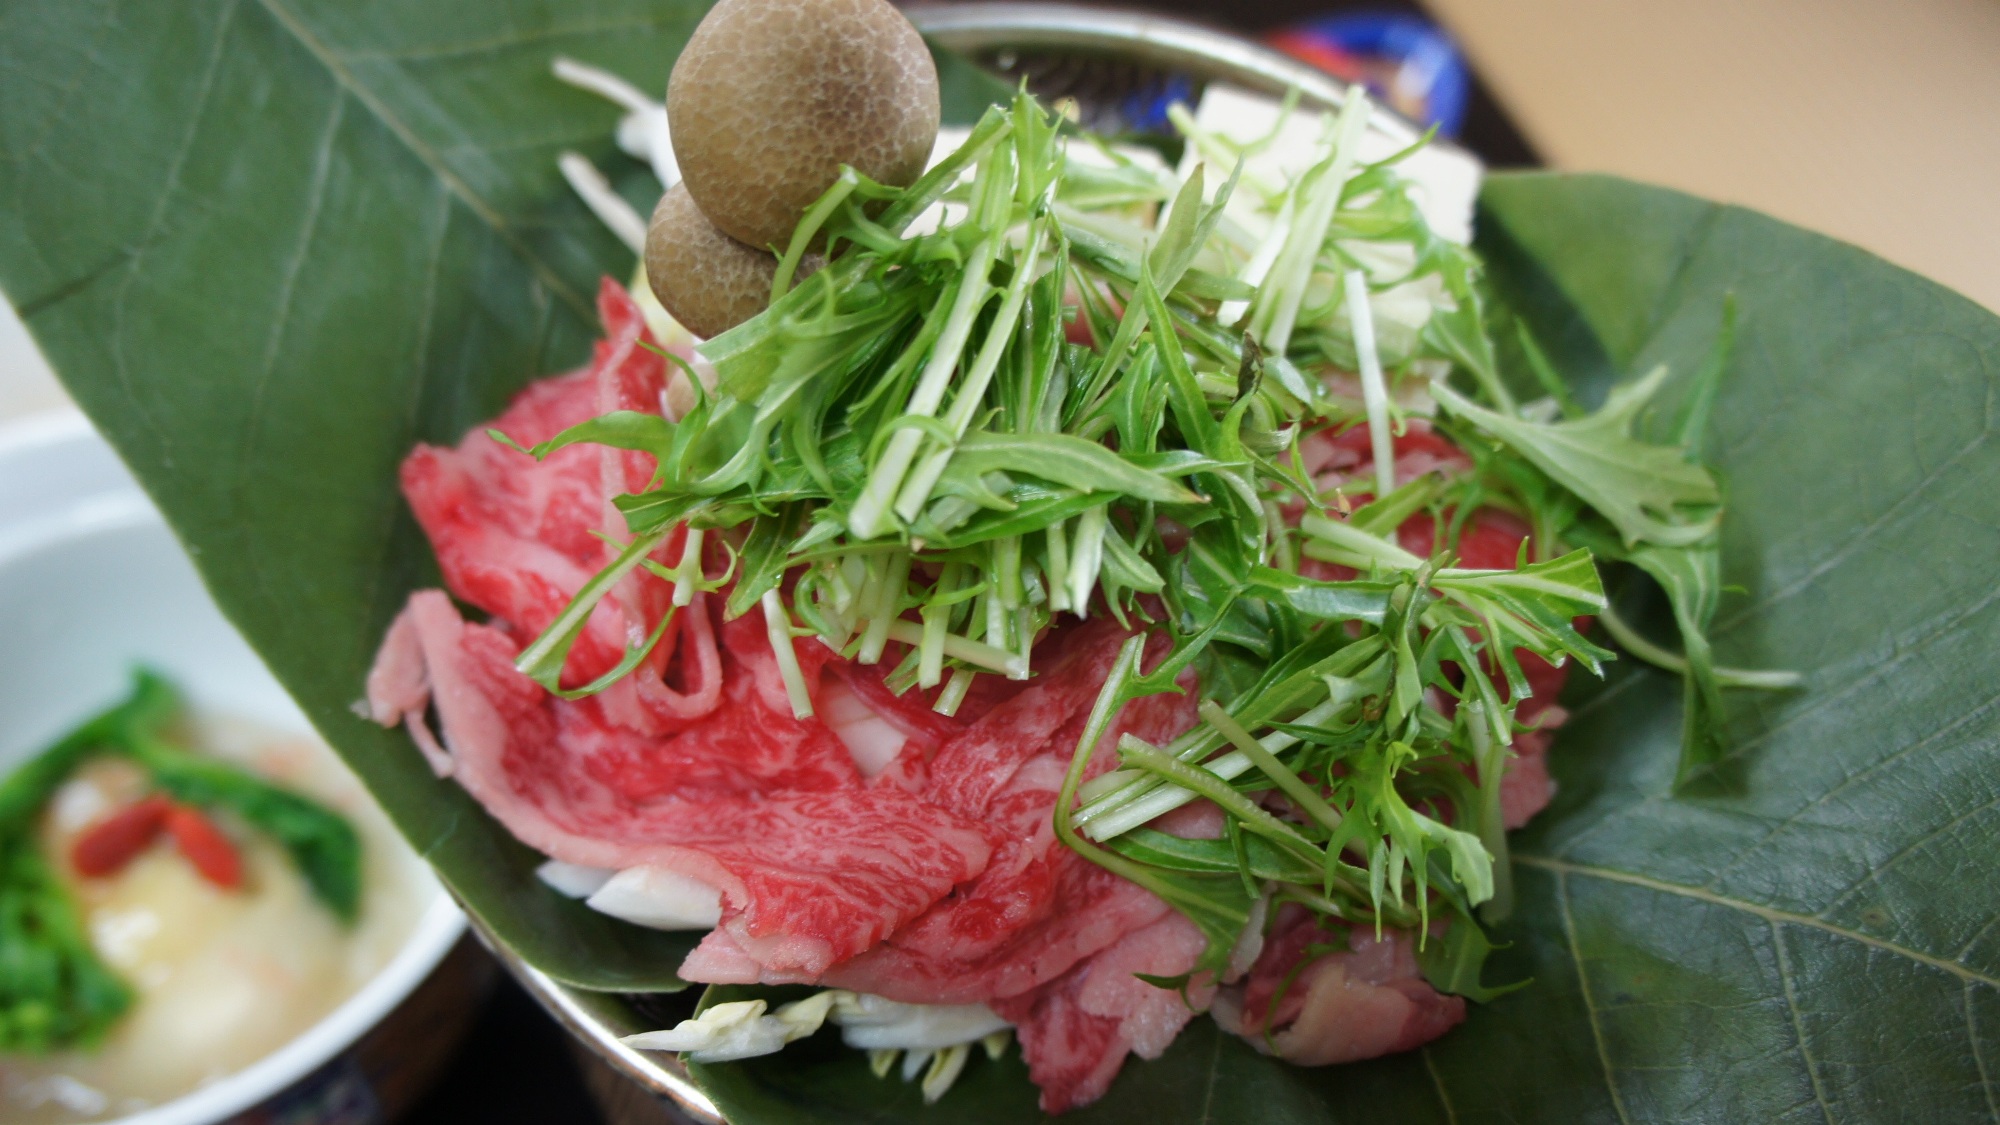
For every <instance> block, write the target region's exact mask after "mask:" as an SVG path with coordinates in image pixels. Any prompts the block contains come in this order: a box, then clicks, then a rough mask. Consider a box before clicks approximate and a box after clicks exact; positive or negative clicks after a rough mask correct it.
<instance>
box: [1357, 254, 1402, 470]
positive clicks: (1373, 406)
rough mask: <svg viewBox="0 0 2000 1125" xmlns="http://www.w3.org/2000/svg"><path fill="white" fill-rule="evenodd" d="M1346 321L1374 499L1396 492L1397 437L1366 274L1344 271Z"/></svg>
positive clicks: (1358, 271)
mask: <svg viewBox="0 0 2000 1125" xmlns="http://www.w3.org/2000/svg"><path fill="white" fill-rule="evenodd" d="M1347 320H1348V323H1349V324H1351V325H1352V326H1353V328H1354V354H1355V356H1356V357H1357V358H1358V360H1359V365H1360V367H1361V371H1360V375H1361V405H1362V408H1363V409H1364V410H1366V411H1367V412H1368V444H1369V446H1370V447H1371V448H1373V449H1374V451H1375V498H1376V499H1377V500H1380V499H1382V498H1383V497H1385V496H1387V495H1389V494H1390V493H1391V492H1394V491H1396V439H1395V435H1394V434H1392V433H1391V432H1390V431H1389V385H1388V383H1387V382H1385V381H1384V380H1383V378H1382V357H1381V356H1380V355H1379V354H1377V353H1376V350H1375V314H1374V311H1373V310H1372V309H1371V308H1370V307H1369V304H1368V275H1367V274H1365V273H1363V272H1362V271H1360V270H1348V271H1347Z"/></svg>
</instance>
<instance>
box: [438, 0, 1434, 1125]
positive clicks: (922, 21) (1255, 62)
mask: <svg viewBox="0 0 2000 1125" xmlns="http://www.w3.org/2000/svg"><path fill="white" fill-rule="evenodd" d="M1246 2H1250V3H1254V2H1255V0H1246ZM907 14H908V15H909V17H910V20H911V21H912V22H913V23H915V24H916V25H917V27H918V28H919V29H920V30H922V31H923V32H924V34H926V35H928V36H930V37H931V38H932V39H933V40H935V41H936V42H937V43H939V44H941V45H942V46H944V47H947V48H950V49H951V50H954V51H957V52H959V53H961V54H964V55H967V56H970V57H972V58H973V59H974V60H975V61H979V62H982V63H984V64H986V65H988V66H992V67H995V68H996V69H998V70H1000V71H1002V72H1003V73H1004V72H1008V71H1011V70H1012V69H1013V68H1012V67H1010V66H1007V65H1005V64H1006V63H1007V61H1008V56H1009V55H1010V54H1011V55H1016V56H1018V55H1020V54H1025V53H1028V52H1034V53H1035V54H1036V55H1037V56H1074V57H1075V58H1076V59H1078V60H1079V61H1080V65H1088V63H1089V61H1090V60H1104V61H1110V62H1113V63H1120V62H1122V63H1125V64H1137V67H1138V68H1139V71H1140V72H1143V73H1144V74H1145V75H1147V76H1155V75H1166V76H1178V77H1181V78H1184V79H1186V80H1189V81H1191V82H1192V83H1194V84H1196V85H1204V84H1206V83H1208V82H1216V81H1220V82H1227V83H1230V84H1232V85H1236V86H1240V87H1242V88H1244V89H1246V90H1251V91H1254V92H1258V93H1263V94H1268V95H1271V96H1273V97H1282V96H1284V95H1285V94H1286V92H1287V91H1289V90H1292V89H1295V88H1296V89H1297V90H1298V91H1299V93H1300V96H1301V98H1302V99H1303V100H1305V101H1308V102H1314V103H1319V104H1321V105H1324V106H1329V107H1332V106H1338V105H1340V104H1341V103H1342V102H1343V101H1345V100H1346V96H1347V88H1346V86H1345V85H1344V84H1343V83H1341V82H1339V81H1337V80H1336V79H1333V78H1330V77H1328V76H1327V75H1325V74H1324V73H1322V72H1320V71H1318V70H1314V69H1313V68H1311V67H1309V66H1307V65H1305V64H1304V63H1301V62H1298V61H1296V60H1294V59H1291V58H1288V57H1286V56H1284V55H1281V54H1278V53H1277V52H1275V51H1272V50H1269V49H1266V48H1264V47H1260V46H1258V45H1257V44H1254V43H1251V42H1249V41H1247V40H1244V39H1240V38H1237V37H1236V36H1233V35H1230V34H1227V33H1225V32H1220V31H1216V30H1213V29H1210V28H1206V27H1202V26H1200V25H1197V24H1192V23H1187V22H1185V21H1182V20H1175V19H1168V18H1165V17H1162V16H1156V15H1150V14H1146V13H1140V12H1122V11H1115V10H1108V9H1097V8H1082V7H1073V6H1070V5H1066V4H1033V3H969V4H951V5H940V6H935V7H913V8H910V9H909V10H908V12H907ZM1128 73H1133V71H1131V70H1130V69H1129V68H1128ZM1030 86H1031V88H1035V87H1034V82H1033V76H1032V75H1031V76H1030ZM1036 92H1037V93H1042V92H1044V91H1042V90H1040V89H1037V90H1036ZM1055 92H1056V93H1060V94H1075V93H1076V91H1074V90H1059V91H1055ZM1371 122H1372V124H1371V128H1374V129H1376V130H1378V131H1380V132H1382V133H1384V134H1386V135H1388V136H1390V137H1391V138H1393V139H1395V140H1398V141H1400V142H1403V143H1406V144H1407V143H1409V142H1412V141H1415V140H1416V139H1417V137H1418V135H1419V130H1417V129H1416V128H1415V127H1413V126H1411V125H1410V124H1409V123H1408V122H1406V121H1403V120H1402V119H1400V118H1396V117H1394V116H1393V115H1391V114H1390V113H1388V112H1386V111H1383V110H1378V111H1377V112H1376V113H1374V114H1373V115H1372V117H1371ZM1438 147H1441V148H1444V147H1449V146H1448V145H1443V144H1439V146H1438ZM472 925H473V927H474V930H475V932H477V933H478V934H479V936H480V939H481V940H482V941H484V942H485V943H486V946H487V948H489V949H491V950H493V952H494V955H495V956H496V957H498V958H499V959H500V962H501V964H502V965H504V966H506V968H507V971H508V972H510V973H512V974H513V975H514V977H515V979H517V980H519V981H520V982H521V985H522V987H524V988H525V989H526V990H527V991H528V993H529V994H530V995H532V996H533V997H534V998H535V999H536V1000H537V1001H538V1002H539V1003H540V1004H541V1005H542V1007H543V1008H544V1009H546V1010H547V1011H548V1012H549V1014H550V1015H551V1016H553V1017H554V1018H555V1019H556V1021H557V1022H558V1023H560V1024H562V1026H563V1027H564V1028H566V1029H568V1030H569V1031H570V1033H571V1034H573V1035H575V1036H576V1037H577V1038H578V1039H579V1040H581V1041H582V1042H583V1043H584V1044H585V1045H587V1046H588V1047H589V1048H590V1049H591V1050H592V1051H594V1052H595V1053H596V1054H597V1055H598V1056H599V1057H600V1058H602V1059H603V1060H604V1061H605V1062H606V1063H607V1064H608V1065H609V1066H611V1067H612V1068H613V1069H614V1070H616V1071H618V1072H619V1073H621V1074H623V1075H625V1076H626V1077H628V1078H630V1079H632V1080H633V1081H634V1082H636V1083H638V1084H639V1085H640V1086H641V1087H643V1088H644V1089H646V1090H647V1091H650V1092H651V1093H652V1094H653V1095H655V1096H656V1097H658V1098H659V1099H660V1100H661V1102H662V1103H663V1105H665V1106H667V1107H670V1108H671V1109H672V1110H673V1111H675V1112H677V1113H678V1114H679V1115H680V1116H682V1117H684V1118H685V1119H687V1120H690V1121H694V1122H699V1123H701V1125H724V1122H723V1119H722V1116H721V1114H720V1113H719V1112H717V1110H716V1108H715V1103H713V1102H711V1101H709V1099H708V1096H707V1095H705V1094H703V1093H702V1092H701V1090H700V1088H699V1087H697V1086H696V1085H695V1084H694V1082H693V1081H692V1080H691V1079H690V1078H689V1077H688V1072H687V1068H686V1067H684V1066H682V1065H681V1063H680V1060H679V1059H678V1058H677V1057H675V1056H673V1055H668V1054H660V1053H654V1052H644V1051H635V1050H633V1049H632V1048H630V1047H627V1046H625V1045H624V1044H623V1043H621V1042H619V1040H620V1038H621V1037H622V1036H626V1035H631V1034H635V1033H637V1032H641V1031H652V1030H655V1023H656V1022H657V1021H654V1022H648V1021H645V1020H644V1018H643V1017H641V1016H640V1015H639V1014H638V1013H637V1012H636V1011H635V1010H634V1009H633V1008H632V1007H631V1005H630V1004H629V1003H627V1001H626V1000H625V999H623V998H622V997H620V996H619V995H617V994H614V993H604V992H591V991H588V990H584V989H578V988H574V987H571V986H569V985H565V984H563V983H561V982H559V981H556V980H554V979H552V978H550V977H549V976H547V975H546V974H544V973H542V972H540V971H539V970H537V969H535V968H533V967H532V966H530V965H528V964H527V963H525V962H523V961H522V960H521V959H520V958H518V957H516V956H514V955H513V954H511V953H509V952H508V951H507V950H505V949H503V948H501V947H499V945H498V944H497V943H496V942H494V941H493V940H492V938H491V935H489V934H488V933H486V932H485V930H484V928H483V927H482V926H481V925H480V923H479V921H478V919H477V918H473V919H472Z"/></svg>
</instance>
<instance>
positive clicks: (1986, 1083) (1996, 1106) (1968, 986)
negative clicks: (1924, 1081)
mask: <svg viewBox="0 0 2000 1125" xmlns="http://www.w3.org/2000/svg"><path fill="white" fill-rule="evenodd" d="M1961 995H1962V998H1963V999H1964V1001H1965V1039H1966V1042H1967V1043H1968V1044H1969V1045H1970V1046H1971V1047H1972V1064H1973V1065H1974V1066H1976V1067H1978V1068H1979V1089H1980V1091H1981V1092H1983V1093H1984V1094H1985V1095H1986V1114H1987V1116H1988V1117H1990V1118H1992V1119H1993V1120H1994V1121H2000V1102H1995V1101H1994V1100H1993V1079H1992V1078H1991V1077H1989V1076H1988V1075H1987V1073H1986V1052H1984V1051H1982V1050H1980V1049H1979V1025H1978V1022H1977V1020H1976V1018H1975V1017H1974V1016H1973V1013H1972V982H1971V981H1966V982H1965V989H1964V991H1963V992H1962V994H1961Z"/></svg>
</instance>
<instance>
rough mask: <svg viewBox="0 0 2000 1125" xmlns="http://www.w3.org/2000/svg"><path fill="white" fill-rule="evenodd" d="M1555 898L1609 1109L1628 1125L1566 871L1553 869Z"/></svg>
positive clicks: (1628, 1121) (1628, 1118)
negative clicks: (1592, 992) (1592, 991)
mask: <svg viewBox="0 0 2000 1125" xmlns="http://www.w3.org/2000/svg"><path fill="white" fill-rule="evenodd" d="M1555 875H1556V901H1557V903H1558V904H1559V905H1560V906H1561V907H1562V922H1563V937H1564V940H1566V941H1567V942H1568V943H1569V955H1570V961H1571V962H1573V963H1574V964H1575V965H1576V984H1577V988H1578V989H1579V990H1580V991H1581V992H1582V994H1583V1010H1584V1014H1585V1015H1587V1016H1588V1017H1589V1018H1590V1039H1591V1043H1592V1044H1593V1045H1594V1046H1595V1047H1596V1048H1597V1061H1598V1063H1599V1064H1600V1065H1601V1066H1602V1067H1603V1068H1604V1088H1605V1089H1606V1090H1607V1091H1609V1092H1610V1094H1611V1108H1612V1109H1614V1110H1616V1111H1617V1112H1618V1120H1620V1121H1622V1122H1625V1123H1626V1125H1631V1121H1632V1116H1631V1115H1630V1114H1628V1113H1626V1112H1625V1099H1624V1098H1623V1097H1621V1096H1620V1095H1619V1093H1618V1078H1617V1072H1616V1070H1615V1069H1614V1068H1613V1067H1612V1065H1611V1053H1610V1051H1609V1050H1608V1049H1607V1048H1606V1047H1605V1044H1604V1027H1603V1025H1602V1023H1601V1022H1600V1021H1599V1020H1598V1018H1597V1002H1596V1001H1595V1000H1593V999H1592V998H1591V995H1590V974H1589V973H1588V972H1587V971H1585V969H1584V967H1583V947H1582V946H1581V945H1579V944H1578V943H1577V939H1576V918H1575V917H1574V916H1573V915H1572V914H1571V913H1570V905H1569V873H1568V872H1566V871H1563V870H1561V869H1555Z"/></svg>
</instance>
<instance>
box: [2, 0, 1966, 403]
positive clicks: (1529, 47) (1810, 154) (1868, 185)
mask: <svg viewBox="0 0 2000 1125" xmlns="http://www.w3.org/2000/svg"><path fill="white" fill-rule="evenodd" d="M1250 2H1255V0H1250ZM1428 2H1429V4H1430V5H1431V8H1432V10H1433V11H1435V12H1436V13H1437V14H1438V16H1439V17H1440V18H1441V19H1443V20H1444V21H1445V23H1447V24H1448V25H1449V26H1450V27H1451V28H1452V30H1453V31H1454V32H1456V33H1457V34H1458V36H1459V37H1460V39H1461V41H1462V42H1463V43H1464V44H1465V46H1466V49H1467V51H1468V52H1469V53H1470V54H1471V56H1472V58H1473V61H1474V63H1475V64H1476V65H1477V66H1478V67H1479V68H1480V70H1481V72H1482V73H1483V74H1484V75H1485V76H1486V78H1487V80H1488V81H1489V82H1490V83H1491V84H1492V86H1493V87H1494V91H1495V93H1496V94H1497V95H1498V97H1499V99H1500V101H1501V102H1502V103H1503V104H1504V105H1505V106H1507V108H1508V109H1509V110H1510V111H1511V113H1512V114H1513V116H1514V117H1515V119H1516V120H1517V121H1518V122H1519V123H1520V125H1521V127H1522V129H1523V130H1524V131H1525V132H1526V133H1527V134H1528V137H1529V139H1530V140H1531V141H1532V142H1533V143H1534V144H1535V145H1536V147H1537V148H1539V149H1540V150H1541V152H1542V153H1543V155H1544V156H1545V157H1547V158H1548V159H1549V160H1550V162H1552V163H1553V164H1555V165H1556V166H1558V167H1562V168H1574V169H1589V170H1596V171H1609V172H1618V173H1621V174H1624V175H1628V176H1633V177H1637V178H1640V179H1646V180H1652V181H1655V182H1657V183H1664V184H1670V185H1673V186H1675V187H1680V188H1685V189H1687V190H1689V191H1693V192H1697V193H1699V194H1702V195H1707V196H1710V197H1713V198H1717V199H1725V200H1729V201H1732V202H1737V203H1745V204H1748V205H1750V206H1753V207H1757V208H1760V209H1762V210H1765V211H1769V212H1771V213H1772V214H1774V215H1777V216H1779V217H1780V218H1784V219H1788V220H1790V221H1792V222H1795V223H1798V224H1800V225H1802V226H1808V227H1812V228H1814V229H1816V230H1821V231H1825V232H1827V233H1829V234H1833V235H1837V236H1839V237H1842V238H1846V239H1849V240H1851V241H1853V242H1857V243H1860V244H1861V245H1863V246H1866V247H1868V248H1869V249H1871V250H1874V251H1875V252H1877V253H1879V254H1881V255H1883V256H1884V257H1887V258H1889V259H1890V260H1891V261H1894V262H1897V263H1899V264H1901V265H1905V266H1908V267H1909V268H1911V269H1914V270H1916V271H1918V272H1919V273H1923V274H1926V275H1928V276H1930V277H1933V278H1936V279H1937V280H1939V281H1942V282H1944V283H1945V284H1947V285H1950V286H1951V287H1953V288H1955V289H1957V290H1959V291H1960V292H1963V293H1965V294H1967V295H1968V296H1970V297H1972V298H1973V299H1974V300H1977V301H1980V302H1982V303H1983V304H1985V305H1986V306H1987V307H1989V308H1993V309H1995V310H2000V0H1428ZM63 401H64V398H63V395H62V391H61V389H60V388H58V387H57V386H56V385H55V383H54V381H53V380H52V379H51V378H50V377H49V375H48V373H47V369H46V368H45V367H44V366H43V365H42V364H41V362H40V357H38V356H37V355H35V353H34V350H33V347H32V346H31V345H30V344H29V343H28V340H27V337H26V334H25V333H24V332H22V330H21V329H20V326H19V324H18V322H17V321H15V319H14V317H13V315H12V311H11V310H8V309H6V308H5V307H4V306H0V418H7V417H13V416H17V415H19V414H22V413H27V412H31V411H35V410H42V409H47V408H49V407H51V406H55V405H59V404H60V403H62V402H63Z"/></svg>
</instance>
